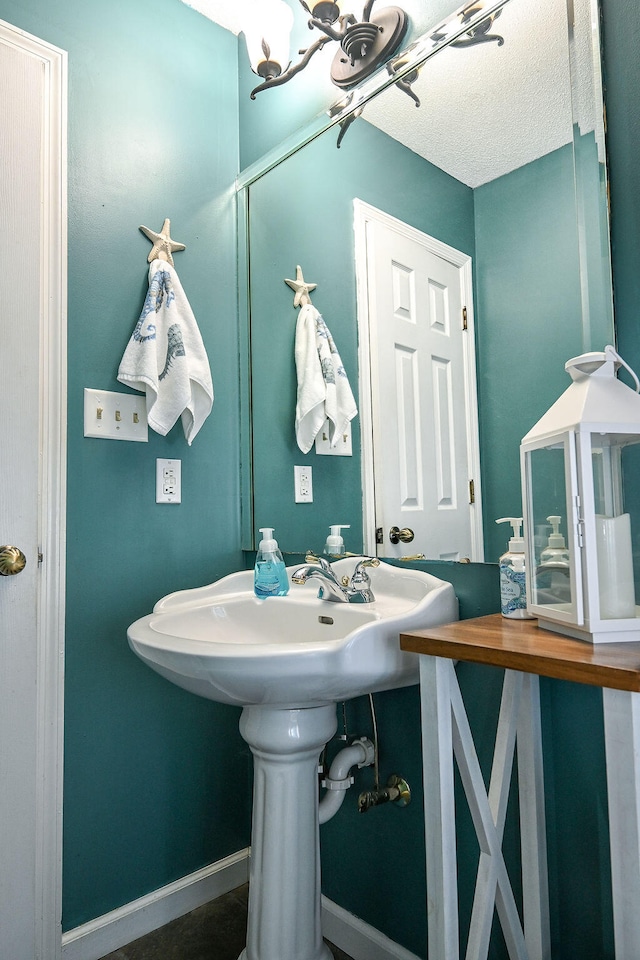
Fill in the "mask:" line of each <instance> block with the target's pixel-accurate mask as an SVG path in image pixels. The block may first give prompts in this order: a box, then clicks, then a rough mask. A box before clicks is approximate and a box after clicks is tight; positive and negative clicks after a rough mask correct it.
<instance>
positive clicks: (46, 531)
mask: <svg viewBox="0 0 640 960" xmlns="http://www.w3.org/2000/svg"><path fill="white" fill-rule="evenodd" d="M62 62H63V55H62V52H61V51H55V48H52V47H49V46H48V45H47V44H42V45H41V44H40V42H39V41H37V40H36V38H33V37H29V35H28V34H25V33H23V32H22V31H16V30H14V29H13V28H11V27H10V25H8V24H4V23H2V22H1V21H0V114H1V116H0V126H1V129H2V146H1V151H2V153H1V158H2V162H1V164H0V221H1V222H2V231H1V232H0V263H1V264H2V297H1V299H0V331H1V335H2V349H0V384H1V385H2V403H0V476H1V477H2V484H1V486H0V545H6V544H8V545H12V546H16V547H18V548H20V549H21V550H22V552H23V553H24V554H25V556H26V566H25V568H24V570H23V571H22V572H20V573H18V574H16V575H14V576H0V957H3V958H4V957H6V958H11V960H34V958H35V960H55V958H56V957H58V956H59V955H60V942H61V927H60V886H61V883H60V855H59V848H60V830H61V826H60V796H61V788H60V783H61V746H60V744H61V707H62V702H61V679H62V668H61V652H62V651H61V645H62V617H63V615H64V602H63V601H64V598H63V596H62V584H63V569H62V568H63V560H62V557H63V553H62V551H63V550H64V536H63V534H62V535H61V534H60V530H59V526H58V525H60V524H63V523H64V504H63V492H64V480H63V469H64V468H63V456H64V449H63V442H62V418H63V412H62V411H63V402H64V401H63V398H64V384H63V381H62V371H63V360H62V347H63V343H64V339H63V337H62V335H61V330H62V308H63V299H64V298H63V293H62V291H63V286H64V283H63V260H64V253H63V238H62V234H63V233H64V230H65V227H64V225H63V208H64V200H63V198H64V193H65V191H64V184H63V180H62V168H63V163H62V142H63V127H64V124H63V120H62V88H63V82H62V81H63V67H62ZM43 550H44V552H45V554H46V555H45V557H44V563H46V564H47V566H46V570H45V572H43V566H42V563H41V554H42V552H43Z"/></svg>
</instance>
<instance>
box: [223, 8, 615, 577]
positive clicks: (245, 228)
mask: <svg viewBox="0 0 640 960" xmlns="http://www.w3.org/2000/svg"><path fill="white" fill-rule="evenodd" d="M509 2H510V0H495V2H493V3H488V4H487V5H486V6H485V7H484V8H483V9H482V11H481V12H480V13H478V14H477V15H476V16H475V17H474V18H473V19H472V20H471V21H469V22H468V23H466V24H465V25H464V26H460V28H459V29H456V30H455V31H452V32H451V34H450V35H448V36H447V37H446V39H444V40H441V41H439V42H436V43H434V42H433V41H432V40H431V39H430V37H431V35H432V34H434V33H436V32H438V31H439V30H441V28H442V27H444V26H445V25H446V24H449V23H450V22H451V20H452V19H453V18H454V17H455V16H456V14H457V13H458V12H459V10H460V9H462V8H463V7H464V4H462V5H461V6H460V7H458V8H456V10H454V11H452V13H451V14H450V15H449V17H447V18H445V19H444V20H440V21H438V22H436V23H435V24H434V25H433V27H430V28H428V30H426V31H425V33H424V34H423V36H422V37H420V38H418V39H416V40H414V41H412V42H411V43H410V44H409V46H408V47H407V48H406V49H404V50H402V51H401V52H400V53H397V54H396V55H395V56H394V59H403V60H404V61H405V66H404V67H403V68H402V69H401V70H398V72H397V73H394V74H390V73H389V71H388V70H387V67H386V64H384V65H382V66H381V67H380V68H379V69H378V71H377V72H376V73H374V74H373V75H372V76H371V77H370V78H368V79H367V80H366V81H364V82H363V83H362V84H361V85H360V86H359V87H356V88H354V90H353V91H351V92H350V93H349V95H348V97H347V98H345V97H343V98H341V99H339V100H338V101H337V102H336V103H335V104H333V105H332V106H331V107H329V108H328V109H325V110H323V111H321V113H319V114H317V115H316V116H315V117H313V118H312V119H311V120H310V121H309V123H308V124H306V125H305V126H303V127H301V128H299V129H298V130H297V131H295V132H294V133H293V134H291V135H290V136H289V137H287V138H285V139H284V140H282V141H281V143H280V144H278V145H277V146H276V147H274V148H273V149H271V150H269V151H267V153H265V154H264V155H263V156H262V157H261V158H260V159H259V160H257V161H256V162H254V163H252V164H250V165H249V166H248V167H247V168H245V169H244V170H242V171H241V172H240V173H239V174H238V177H237V178H236V182H235V191H236V212H237V233H238V317H239V350H240V356H239V382H240V430H241V437H240V450H241V465H240V474H241V505H240V506H241V546H242V549H243V550H244V551H246V552H251V551H255V549H256V540H255V533H254V493H253V479H254V470H253V428H252V422H251V410H252V389H251V368H252V352H251V289H250V278H249V248H250V234H249V188H250V186H251V184H253V183H255V182H256V181H257V180H259V179H260V178H261V177H263V176H264V175H265V174H267V173H268V172H269V171H270V170H273V169H274V168H275V167H277V166H279V165H280V164H281V163H283V162H284V161H286V160H287V159H288V158H289V157H291V156H292V155H294V154H295V153H297V152H298V151H299V150H301V149H302V148H303V147H305V146H306V145H307V144H309V143H311V142H313V141H314V140H316V139H317V138H318V137H320V136H321V135H322V134H324V133H326V132H327V131H328V130H330V129H331V128H332V127H335V126H337V125H338V124H339V123H341V122H342V121H343V120H345V119H346V118H348V117H349V116H351V115H352V114H354V113H356V111H358V110H360V109H361V108H363V107H364V106H365V105H366V104H367V103H368V102H369V101H370V100H372V99H373V98H374V97H376V96H378V95H379V94H380V93H382V92H383V91H384V90H386V89H387V88H389V87H391V86H393V85H394V84H395V83H396V82H397V81H398V80H400V79H403V78H404V77H405V76H407V75H409V74H410V73H412V71H414V70H417V69H420V68H421V67H422V66H424V64H426V63H427V61H428V60H430V59H431V57H433V56H435V54H437V53H438V52H439V51H440V50H442V49H444V48H445V47H447V46H449V45H450V44H451V43H452V42H453V41H454V40H456V39H458V38H460V37H461V36H463V35H464V34H467V33H468V32H469V31H470V30H472V29H473V28H474V27H475V26H476V25H477V24H479V23H480V22H482V21H483V20H485V19H486V18H487V17H489V16H491V15H492V14H495V13H496V12H498V11H499V10H501V9H502V7H504V6H505V5H507V4H508V3H509ZM565 2H566V4H567V9H568V11H571V9H572V7H573V2H572V0H565ZM587 3H588V4H589V8H590V10H591V13H592V23H595V26H596V29H597V31H598V32H597V41H598V43H597V45H596V44H594V45H593V47H594V55H593V64H594V73H595V76H594V82H595V86H596V93H599V95H600V100H599V103H600V104H601V105H602V116H601V117H599V120H602V125H600V124H598V129H596V130H595V135H596V140H597V142H599V138H602V142H603V143H604V137H605V134H604V113H603V108H604V97H603V92H602V76H601V69H602V67H601V65H602V33H601V30H600V19H601V18H600V3H601V0H587ZM594 13H596V14H597V16H596V17H595V20H594V19H593V16H594ZM572 39H573V26H572V21H571V18H570V19H569V34H568V38H567V40H568V43H569V44H571V42H572ZM596 67H597V68H598V69H595V68H596ZM576 83H577V81H576V79H575V78H574V77H573V76H572V82H571V101H572V105H573V106H572V112H573V115H574V131H575V127H576V120H575V118H576ZM345 100H347V101H348V102H345ZM599 112H600V111H599ZM573 142H574V151H575V132H574V139H573ZM603 149H606V148H603ZM604 166H605V183H604V184H603V189H604V195H605V197H606V191H607V180H608V175H607V174H608V171H607V166H606V160H605V164H604ZM576 202H578V199H576ZM578 229H579V234H580V233H581V232H582V231H583V229H584V227H583V225H582V224H579V227H578ZM606 241H607V248H608V263H609V274H610V275H611V232H610V217H609V209H608V204H607V209H606ZM580 260H581V263H580V267H581V272H582V270H583V269H584V267H585V265H584V263H583V257H582V253H581V255H580ZM582 282H584V281H582ZM610 289H611V317H612V321H613V331H614V332H615V316H614V313H613V305H612V297H613V294H612V285H610ZM478 475H479V474H478ZM363 521H366V516H365V505H364V504H363ZM363 538H365V539H366V530H363ZM485 562H486V561H485Z"/></svg>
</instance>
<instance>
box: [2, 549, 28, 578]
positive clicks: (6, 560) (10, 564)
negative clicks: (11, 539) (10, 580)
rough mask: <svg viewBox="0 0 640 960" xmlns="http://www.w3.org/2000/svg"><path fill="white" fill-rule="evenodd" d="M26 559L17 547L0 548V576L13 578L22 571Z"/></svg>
mask: <svg viewBox="0 0 640 960" xmlns="http://www.w3.org/2000/svg"><path fill="white" fill-rule="evenodd" d="M26 562H27V558H26V557H25V555H24V553H23V552H22V550H19V549H18V547H10V546H8V545H5V546H4V547H0V576H2V577H13V576H15V574H16V573H20V571H21V570H24V568H25V564H26Z"/></svg>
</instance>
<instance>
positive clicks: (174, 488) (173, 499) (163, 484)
mask: <svg viewBox="0 0 640 960" xmlns="http://www.w3.org/2000/svg"><path fill="white" fill-rule="evenodd" d="M181 500H182V460H156V503H181Z"/></svg>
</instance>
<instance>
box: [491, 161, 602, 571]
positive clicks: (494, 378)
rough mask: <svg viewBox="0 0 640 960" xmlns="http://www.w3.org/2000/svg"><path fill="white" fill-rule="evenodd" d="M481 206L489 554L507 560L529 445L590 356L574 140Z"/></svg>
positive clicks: (508, 180) (519, 173) (496, 189)
mask: <svg viewBox="0 0 640 960" xmlns="http://www.w3.org/2000/svg"><path fill="white" fill-rule="evenodd" d="M474 209H475V227H476V256H475V261H474V270H475V277H476V311H477V321H476V341H477V345H478V352H477V357H476V367H477V372H478V405H479V409H480V453H481V459H482V507H483V516H484V522H485V527H484V538H485V557H486V558H487V559H488V560H497V558H498V557H499V556H500V554H501V553H503V552H504V550H505V549H506V542H507V539H508V536H509V533H508V532H507V533H505V527H497V526H496V524H495V523H494V522H493V521H494V520H496V519H498V518H499V517H519V516H522V494H521V490H520V441H521V439H522V438H523V437H524V436H525V434H526V433H528V431H529V430H530V429H531V427H532V426H533V425H534V424H535V423H536V422H537V421H538V420H539V418H540V417H541V416H542V414H543V413H544V412H545V411H546V410H548V409H549V407H550V406H551V404H552V403H553V402H554V401H555V400H556V399H557V398H558V397H559V396H560V394H562V393H563V392H564V391H565V390H566V388H567V387H568V386H569V383H570V381H569V378H568V377H567V374H566V373H565V370H564V363H565V360H568V359H569V357H574V356H576V355H577V354H579V353H581V352H582V345H583V331H582V309H581V307H582V303H581V290H580V261H579V251H578V221H577V217H576V203H575V188H574V157H573V148H572V146H570V145H569V146H566V147H563V148H561V149H560V150H555V151H554V152H553V153H550V154H547V156H545V157H541V158H540V159H539V160H536V161H534V162H533V163H529V164H527V165H526V166H524V167H520V168H519V169H518V170H514V171H513V172H512V173H509V174H507V175H506V176H503V177H499V178H498V179H497V180H493V181H491V182H490V183H487V184H484V185H483V186H480V187H477V188H476V189H475V190H474ZM604 346H605V344H604V343H602V344H598V345H597V346H596V347H593V348H585V349H600V350H601V349H602V348H603V347H604ZM532 358H533V359H532Z"/></svg>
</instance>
